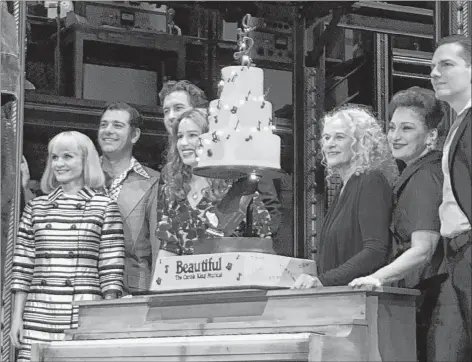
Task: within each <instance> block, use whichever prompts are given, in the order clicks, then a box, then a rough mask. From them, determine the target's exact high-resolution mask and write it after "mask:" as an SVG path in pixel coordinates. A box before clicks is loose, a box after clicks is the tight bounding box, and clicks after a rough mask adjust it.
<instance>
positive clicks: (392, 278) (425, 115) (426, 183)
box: [349, 87, 444, 360]
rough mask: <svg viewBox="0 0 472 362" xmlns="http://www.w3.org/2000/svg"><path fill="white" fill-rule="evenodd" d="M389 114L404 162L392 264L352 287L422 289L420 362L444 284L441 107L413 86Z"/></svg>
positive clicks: (392, 139)
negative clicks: (441, 275) (440, 210)
mask: <svg viewBox="0 0 472 362" xmlns="http://www.w3.org/2000/svg"><path fill="white" fill-rule="evenodd" d="M390 113H391V120H390V124H389V130H388V136H387V138H388V141H389V145H390V148H391V150H392V153H393V156H394V157H395V158H396V159H397V160H400V161H402V162H404V163H405V164H406V168H405V169H404V170H403V172H402V174H401V176H400V177H399V179H398V181H397V182H396V184H395V187H394V189H393V194H394V209H393V216H392V225H391V231H392V234H393V247H392V250H391V254H390V257H389V262H390V263H389V264H388V265H386V266H385V267H383V268H381V269H379V270H377V271H376V272H375V273H373V274H371V275H369V276H366V277H363V278H357V279H354V280H353V281H352V282H351V283H350V284H349V285H351V286H353V287H360V286H364V285H369V286H373V287H380V286H382V285H393V286H398V287H402V288H416V289H420V290H421V291H422V292H423V297H424V300H425V303H420V304H419V305H420V306H421V307H420V308H419V309H418V312H419V313H418V314H417V317H418V327H419V328H418V335H417V339H418V348H419V351H420V356H419V357H420V360H421V359H422V358H423V357H424V355H423V353H424V351H425V348H426V346H425V343H426V332H427V331H426V330H427V328H428V326H429V322H430V318H431V313H432V309H433V307H434V304H435V302H436V300H437V295H438V292H439V287H440V285H441V283H440V280H439V279H440V278H439V277H438V276H437V273H438V269H439V265H440V263H441V260H442V257H443V252H444V251H443V248H442V244H441V243H440V226H441V225H440V221H439V213H438V208H439V205H440V204H441V201H442V183H443V173H442V170H441V156H442V153H441V152H440V151H438V150H437V144H438V126H439V124H440V122H441V120H442V117H443V111H442V107H441V104H440V102H439V101H438V100H436V98H435V96H434V92H433V91H431V90H428V89H424V88H420V87H412V88H409V89H407V90H404V91H400V92H398V93H397V94H395V95H394V96H393V98H392V100H391V102H390ZM438 244H439V245H438Z"/></svg>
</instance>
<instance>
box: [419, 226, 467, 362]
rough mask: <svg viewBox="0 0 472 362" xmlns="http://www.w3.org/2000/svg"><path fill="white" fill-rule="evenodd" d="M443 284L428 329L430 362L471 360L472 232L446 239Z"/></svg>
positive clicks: (442, 266)
mask: <svg viewBox="0 0 472 362" xmlns="http://www.w3.org/2000/svg"><path fill="white" fill-rule="evenodd" d="M445 249H446V250H445V253H446V256H445V258H444V263H443V264H442V265H441V269H442V270H443V271H445V272H447V273H448V275H449V277H448V278H447V280H446V281H445V282H444V283H443V284H442V288H441V292H440V294H439V298H438V303H437V305H436V308H435V309H434V311H433V316H432V320H431V328H430V329H429V332H428V354H427V355H428V357H427V358H428V361H431V362H433V361H434V362H436V361H438V362H439V361H447V362H453V361H470V360H471V358H472V324H471V314H472V302H471V294H472V290H471V288H472V274H471V273H472V271H471V233H470V232H469V233H466V234H462V235H460V236H459V237H457V238H454V239H450V240H447V241H446V242H445Z"/></svg>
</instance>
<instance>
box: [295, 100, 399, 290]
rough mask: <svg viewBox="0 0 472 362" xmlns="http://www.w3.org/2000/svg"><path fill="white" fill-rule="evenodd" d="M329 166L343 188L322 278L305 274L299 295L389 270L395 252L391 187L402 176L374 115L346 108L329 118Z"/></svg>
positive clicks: (330, 222)
mask: <svg viewBox="0 0 472 362" xmlns="http://www.w3.org/2000/svg"><path fill="white" fill-rule="evenodd" d="M321 144H322V152H323V163H324V164H325V165H326V167H327V170H328V178H329V177H331V176H332V175H335V174H336V175H339V176H340V178H341V180H342V188H341V190H340V192H339V193H338V195H336V198H335V199H334V201H333V203H332V205H331V207H330V209H329V211H328V213H327V215H326V218H325V220H324V223H323V227H322V229H321V233H320V238H319V240H320V244H319V248H318V255H317V265H318V276H312V275H307V274H302V275H301V276H300V277H299V278H298V279H297V280H296V281H295V283H294V285H293V288H294V289H305V288H313V287H321V286H336V285H347V284H348V283H349V282H350V281H352V280H353V279H355V278H357V277H360V276H364V275H368V274H370V273H372V272H374V271H375V270H377V269H378V268H380V267H382V266H383V265H385V263H386V260H387V253H388V250H389V247H390V237H389V226H390V219H391V207H392V189H391V185H392V184H393V182H394V181H395V179H396V177H397V174H398V170H397V166H396V163H395V160H394V159H393V157H392V154H391V152H390V149H389V147H388V143H387V139H386V136H385V134H384V132H383V131H382V128H381V127H380V125H379V123H378V122H377V120H376V119H375V117H374V116H373V115H372V114H371V112H370V111H369V110H368V109H367V108H365V107H363V106H359V105H345V106H342V107H340V108H337V109H335V110H334V111H332V112H331V113H328V114H327V115H325V117H324V119H323V131H322V139H321Z"/></svg>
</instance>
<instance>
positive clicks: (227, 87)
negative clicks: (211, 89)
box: [220, 65, 264, 100]
mask: <svg viewBox="0 0 472 362" xmlns="http://www.w3.org/2000/svg"><path fill="white" fill-rule="evenodd" d="M221 77H222V80H223V82H224V88H223V92H222V93H221V96H220V97H221V99H222V100H232V99H235V97H236V98H241V97H246V96H247V95H248V94H249V95H250V96H252V97H257V98H258V97H262V96H264V72H263V71H262V69H261V68H256V67H246V66H243V65H240V66H232V67H225V68H223V69H222V70H221ZM249 92H251V93H249Z"/></svg>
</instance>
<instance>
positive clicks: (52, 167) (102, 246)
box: [11, 131, 124, 362]
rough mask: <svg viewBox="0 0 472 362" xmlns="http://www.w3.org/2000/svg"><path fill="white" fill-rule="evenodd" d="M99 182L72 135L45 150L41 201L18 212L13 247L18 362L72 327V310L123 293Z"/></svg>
mask: <svg viewBox="0 0 472 362" xmlns="http://www.w3.org/2000/svg"><path fill="white" fill-rule="evenodd" d="M104 182H105V176H104V174H103V172H102V170H101V165H100V160H99V157H98V153H97V150H96V149H95V146H94V145H93V143H92V141H91V140H90V138H88V137H87V136H85V135H84V134H82V133H79V132H75V131H72V132H63V133H60V134H58V135H57V136H55V137H54V138H53V139H52V140H51V141H50V142H49V146H48V160H47V166H46V170H45V172H44V175H43V177H42V180H41V188H42V190H43V191H44V192H45V193H46V195H45V196H40V197H37V198H35V199H33V200H31V201H30V202H29V203H28V204H27V206H26V207H25V210H24V212H23V215H22V218H21V222H20V226H19V231H18V238H17V242H16V246H15V254H14V261H13V282H12V291H13V292H14V293H15V305H14V311H13V321H12V330H11V340H12V343H13V345H14V346H15V347H17V348H19V354H18V361H22V362H24V361H30V359H31V343H35V342H49V341H57V340H62V339H63V338H64V332H65V331H66V330H67V329H70V328H74V327H77V317H78V315H77V308H76V307H73V306H72V302H74V301H82V300H100V299H113V298H118V297H120V296H121V294H122V292H123V270H124V241H123V225H122V220H121V215H120V212H119V210H118V205H117V204H116V203H115V202H114V201H111V199H110V198H109V197H108V196H107V195H106V194H105V193H104V192H103V191H98V190H100V189H103V185H104Z"/></svg>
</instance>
